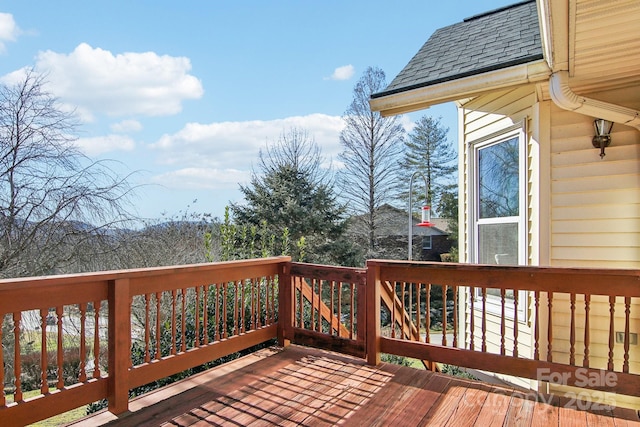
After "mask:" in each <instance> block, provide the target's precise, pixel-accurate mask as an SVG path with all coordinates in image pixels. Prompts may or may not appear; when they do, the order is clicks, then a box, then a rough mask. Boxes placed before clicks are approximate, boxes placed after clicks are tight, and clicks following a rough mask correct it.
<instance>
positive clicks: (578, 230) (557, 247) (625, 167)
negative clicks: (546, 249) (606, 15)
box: [550, 87, 640, 404]
mask: <svg viewBox="0 0 640 427" xmlns="http://www.w3.org/2000/svg"><path fill="white" fill-rule="evenodd" d="M638 93H640V87H634V88H625V89H620V90H617V91H610V92H607V93H594V94H585V96H589V97H592V98H594V99H600V100H603V101H607V102H613V103H616V104H620V105H625V106H629V107H631V108H640V99H638V95H637V94H638ZM550 126H551V127H550V129H551V141H552V142H551V150H550V151H551V153H550V164H551V167H550V169H551V199H550V200H551V202H550V213H551V221H550V228H551V238H550V264H551V265H553V266H560V267H602V268H640V132H638V131H637V130H636V129H634V128H630V127H626V126H624V125H620V124H614V126H613V131H612V135H611V138H612V142H611V145H610V146H609V147H607V149H606V156H605V157H604V158H603V159H600V156H599V150H598V149H596V148H594V147H593V146H592V144H591V138H592V137H593V133H594V132H593V118H592V117H588V116H584V115H581V114H576V113H573V112H570V111H566V110H563V109H560V108H558V107H557V106H555V105H553V104H551V114H550ZM603 286H606V284H603ZM568 304H569V302H568V298H567V297H566V296H565V297H561V296H557V297H554V309H553V323H554V333H555V334H556V335H555V336H554V341H553V351H552V355H553V357H554V359H557V360H558V361H563V362H566V361H568V360H569V353H570V342H569V333H570V329H569V325H570V320H571V319H570V317H569V311H568V310H567V306H568ZM576 307H577V309H576V344H575V353H576V360H582V359H581V358H583V357H584V338H583V337H584V323H585V319H584V300H583V298H582V297H581V296H578V299H577V302H576ZM624 310H625V307H624V303H623V301H622V299H621V298H619V299H618V301H617V302H616V305H615V314H614V331H615V332H620V331H624V330H625V318H624ZM581 312H582V313H581ZM609 319H610V311H609V301H608V299H607V298H604V297H593V298H592V301H591V304H590V316H589V322H590V328H589V334H590V337H591V342H596V341H598V342H603V343H606V342H608V337H609ZM630 330H631V332H636V333H638V332H640V302H638V301H636V300H635V299H634V300H632V305H631V316H630ZM613 353H614V365H615V368H616V369H617V370H619V369H621V367H622V361H623V354H624V349H623V344H621V343H616V344H615V345H614V349H613ZM608 354H609V347H608V345H598V346H595V345H592V346H591V349H590V355H589V362H590V366H592V367H594V368H606V366H607V361H608ZM629 356H630V357H629V358H630V360H631V363H630V366H629V368H630V371H631V372H640V363H639V362H637V361H638V360H640V348H639V346H638V345H632V346H630V349H629ZM634 361H635V362H634ZM615 400H617V401H618V402H619V403H622V402H628V403H632V404H638V403H639V402H640V399H637V398H635V399H632V398H626V397H621V396H617V397H615Z"/></svg>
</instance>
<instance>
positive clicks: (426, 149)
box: [399, 116, 458, 216]
mask: <svg viewBox="0 0 640 427" xmlns="http://www.w3.org/2000/svg"><path fill="white" fill-rule="evenodd" d="M448 132H449V129H448V128H444V127H442V125H441V124H440V119H439V118H438V119H434V118H432V117H428V116H422V117H421V118H420V119H419V120H418V121H417V122H416V126H415V128H414V129H413V131H411V133H409V136H408V138H407V139H405V143H404V148H405V150H404V158H403V160H402V162H401V165H402V168H401V171H402V172H401V174H402V177H403V179H402V181H403V182H402V184H401V187H399V198H400V199H401V200H402V201H403V202H404V205H407V204H408V200H409V180H410V179H411V175H412V174H414V173H415V172H421V173H422V174H423V175H424V176H425V178H426V180H427V186H428V188H427V191H426V193H427V196H428V198H429V200H424V195H425V192H424V191H419V190H418V188H420V186H419V185H418V186H414V194H413V200H415V201H420V202H424V203H425V204H427V203H430V204H431V209H432V212H436V213H437V214H438V215H439V216H443V213H444V212H443V211H442V209H441V206H440V205H441V203H440V202H441V199H442V198H443V196H444V195H445V194H446V195H451V194H454V193H456V191H457V184H456V172H457V169H458V164H457V158H458V155H457V153H456V151H455V150H454V148H453V146H452V144H451V143H450V142H449V141H448V139H447V133H448ZM447 197H449V196H447ZM456 200H457V198H456Z"/></svg>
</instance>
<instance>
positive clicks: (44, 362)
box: [0, 308, 49, 394]
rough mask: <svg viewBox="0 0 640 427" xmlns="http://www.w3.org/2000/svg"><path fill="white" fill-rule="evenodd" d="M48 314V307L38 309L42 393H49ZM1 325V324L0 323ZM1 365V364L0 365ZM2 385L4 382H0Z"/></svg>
mask: <svg viewBox="0 0 640 427" xmlns="http://www.w3.org/2000/svg"><path fill="white" fill-rule="evenodd" d="M48 315H49V309H48V308H42V309H40V330H41V331H42V334H41V336H40V381H41V383H42V384H40V392H41V393H42V394H47V393H49V381H47V368H48V365H49V357H48V352H47V316H48ZM0 326H2V325H0ZM0 367H2V365H0ZM0 385H2V386H4V384H0Z"/></svg>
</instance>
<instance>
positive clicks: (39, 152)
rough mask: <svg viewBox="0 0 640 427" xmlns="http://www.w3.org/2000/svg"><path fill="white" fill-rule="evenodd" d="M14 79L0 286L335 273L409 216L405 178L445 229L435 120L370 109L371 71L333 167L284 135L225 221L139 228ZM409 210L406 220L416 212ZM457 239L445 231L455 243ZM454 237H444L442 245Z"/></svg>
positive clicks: (59, 122) (98, 168)
mask: <svg viewBox="0 0 640 427" xmlns="http://www.w3.org/2000/svg"><path fill="white" fill-rule="evenodd" d="M46 84H47V83H46V80H45V77H44V76H42V75H39V74H37V73H35V72H34V71H29V72H26V73H25V75H24V77H23V78H22V79H21V80H20V81H19V82H17V83H14V84H1V85H0V278H2V277H4V278H8V277H24V276H37V275H49V274H58V273H73V272H83V271H98V270H111V269H124V268H135V267H151V266H158V265H169V264H188V263H198V262H205V261H219V260H228V259H239V258H250V257H260V256H268V255H279V254H287V255H291V256H292V257H293V259H294V260H299V261H307V262H313V263H324V264H334V265H346V266H360V265H363V264H364V262H365V260H366V259H369V258H373V257H383V256H384V251H383V250H382V249H383V248H380V244H379V240H378V239H379V237H380V227H381V221H382V219H381V218H380V217H379V209H380V208H381V207H382V206H383V205H385V204H390V205H395V206H397V207H399V208H401V209H407V204H408V199H409V194H408V186H409V183H408V181H409V177H410V176H411V174H412V173H414V172H415V171H420V172H421V173H422V174H423V175H424V176H425V177H427V182H428V184H427V185H428V188H427V189H424V190H425V191H421V190H416V194H415V195H414V196H415V200H417V201H421V202H423V203H425V202H427V201H425V200H421V199H424V196H423V195H424V194H425V193H426V194H427V195H428V198H429V199H430V200H429V201H428V202H431V203H432V209H433V210H434V211H436V212H437V213H438V214H439V216H441V217H447V218H451V219H452V220H453V222H454V226H453V227H452V228H453V231H455V230H456V226H455V223H456V220H457V193H456V191H457V190H456V183H455V181H456V179H455V172H456V164H457V161H456V157H457V155H456V152H455V150H454V149H453V146H452V144H451V142H450V141H449V140H448V138H447V133H448V129H446V128H443V126H442V125H441V123H440V119H437V118H432V117H429V116H423V117H421V118H420V119H419V120H418V121H417V122H416V123H414V124H413V128H412V130H410V131H409V132H408V133H407V131H406V130H405V128H404V126H403V125H402V123H401V121H400V120H401V118H400V117H382V116H381V115H380V114H379V113H377V112H373V111H371V109H370V107H369V99H370V97H371V94H373V93H376V92H379V91H381V90H383V89H384V88H385V87H386V81H385V74H384V72H383V71H382V70H380V69H378V68H374V67H369V68H368V69H367V70H366V71H365V72H364V73H363V75H362V77H361V78H360V79H359V80H358V82H357V83H356V85H355V86H354V89H353V99H352V102H351V103H350V105H349V106H348V107H347V109H346V110H345V113H344V115H343V119H344V122H345V127H344V129H343V130H342V131H341V133H340V144H341V147H342V151H341V153H340V154H339V156H338V159H337V160H338V162H337V163H334V164H338V166H337V167H335V166H334V168H333V169H332V168H328V167H327V166H326V165H327V164H328V163H329V162H327V161H326V159H325V158H324V156H323V154H322V150H321V147H319V146H318V144H317V143H316V142H315V140H314V138H313V135H310V134H309V133H308V132H307V131H306V130H305V129H299V128H292V129H285V130H283V132H282V134H281V135H280V137H279V138H278V139H277V140H276V141H269V142H267V143H266V145H265V147H264V148H263V149H262V150H261V151H260V153H259V158H258V163H257V169H256V170H254V171H253V172H252V174H251V179H250V182H249V183H248V184H246V185H240V190H241V192H242V194H243V196H244V201H243V202H240V203H230V204H229V206H228V207H227V209H226V213H225V217H224V218H222V219H219V218H214V217H212V216H211V215H208V214H197V213H195V212H190V211H189V209H190V207H187V209H185V211H182V212H180V213H178V214H176V215H174V216H172V217H163V218H158V219H155V220H151V221H146V222H145V223H143V226H142V227H140V226H137V227H133V224H136V223H137V224H139V223H140V220H139V219H137V218H136V216H135V214H134V213H133V202H132V201H133V200H134V195H135V193H136V191H144V188H133V187H132V185H131V184H130V178H131V176H120V175H119V174H118V173H116V168H115V167H114V164H113V163H111V162H109V161H95V160H93V159H91V158H89V157H87V156H86V155H84V154H83V153H82V152H81V151H80V150H79V149H78V148H77V146H76V145H75V144H74V142H75V139H76V136H75V135H76V133H77V130H78V127H79V123H78V122H77V120H76V119H75V117H74V115H73V113H70V112H68V111H67V110H65V109H63V108H62V107H61V105H60V104H59V102H58V100H57V99H56V98H55V97H54V96H53V95H51V93H50V92H48V91H47V88H46ZM416 211H417V210H416ZM456 234H457V233H456ZM456 237H457V236H454V239H455V238H456Z"/></svg>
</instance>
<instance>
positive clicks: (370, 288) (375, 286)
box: [366, 261, 380, 366]
mask: <svg viewBox="0 0 640 427" xmlns="http://www.w3.org/2000/svg"><path fill="white" fill-rule="evenodd" d="M366 289H367V296H366V301H367V326H366V336H367V340H366V349H367V363H368V364H369V365H374V366H375V365H378V364H380V266H379V265H376V264H374V263H372V262H370V261H367V286H366Z"/></svg>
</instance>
